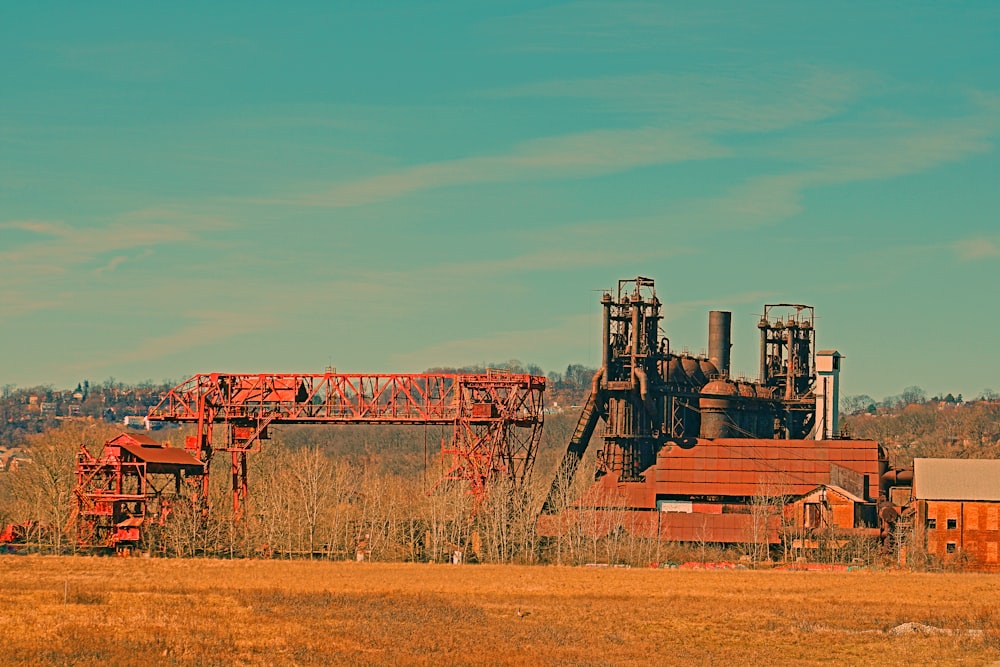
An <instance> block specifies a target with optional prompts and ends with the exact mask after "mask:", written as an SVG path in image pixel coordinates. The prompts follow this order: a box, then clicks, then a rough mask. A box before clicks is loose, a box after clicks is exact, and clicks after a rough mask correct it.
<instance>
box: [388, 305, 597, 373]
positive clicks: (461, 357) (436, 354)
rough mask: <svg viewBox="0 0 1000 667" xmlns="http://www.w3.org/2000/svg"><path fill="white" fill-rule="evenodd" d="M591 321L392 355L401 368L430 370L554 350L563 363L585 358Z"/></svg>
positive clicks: (584, 318)
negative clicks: (442, 366)
mask: <svg viewBox="0 0 1000 667" xmlns="http://www.w3.org/2000/svg"><path fill="white" fill-rule="evenodd" d="M592 325H593V318H592V316H591V315H589V314H582V315H574V316H569V317H563V318H560V319H559V320H558V321H557V322H556V323H554V324H553V326H549V327H543V328H538V329H519V330H513V331H503V332H499V333H495V334H491V335H488V336H481V337H474V338H463V339H452V340H443V341H441V342H438V343H434V344H433V345H428V346H426V347H422V348H419V349H416V350H413V351H409V352H403V353H397V354H394V355H392V357H391V360H392V362H393V363H394V364H396V365H397V366H398V367H400V368H430V367H433V366H435V365H439V364H441V363H442V360H447V363H450V364H454V365H465V364H476V363H482V362H490V361H496V360H500V359H522V360H536V359H542V358H545V357H551V355H552V350H553V349H559V350H562V351H563V354H564V355H565V359H566V360H565V361H563V363H569V362H572V361H579V360H580V359H582V358H585V357H586V354H587V353H588V351H589V349H590V348H589V346H590V343H591V341H590V336H589V332H590V331H591V329H592V328H593V327H592Z"/></svg>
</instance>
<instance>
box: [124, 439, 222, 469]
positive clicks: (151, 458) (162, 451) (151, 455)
mask: <svg viewBox="0 0 1000 667" xmlns="http://www.w3.org/2000/svg"><path fill="white" fill-rule="evenodd" d="M105 445H110V446H114V447H120V448H121V449H122V451H125V452H128V453H129V454H131V455H132V456H133V457H135V458H136V459H138V460H139V461H145V462H146V464H147V466H148V470H149V472H152V473H158V472H173V470H174V469H176V468H183V469H185V470H187V471H193V472H201V471H202V470H203V469H204V464H202V462H201V461H199V460H198V459H196V458H195V457H193V456H191V454H189V453H188V452H187V451H185V450H183V449H180V448H179V447H168V446H166V445H161V444H160V443H158V442H156V441H155V440H153V439H152V438H150V437H149V436H146V435H140V434H135V433H122V434H121V435H119V436H117V437H115V438H113V439H111V440H108V442H107V443H105Z"/></svg>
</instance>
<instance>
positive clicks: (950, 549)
mask: <svg viewBox="0 0 1000 667" xmlns="http://www.w3.org/2000/svg"><path fill="white" fill-rule="evenodd" d="M945 549H946V550H947V551H948V553H950V554H953V553H955V543H954V542H949V543H948V544H947V545H946V546H945Z"/></svg>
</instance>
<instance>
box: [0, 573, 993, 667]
mask: <svg viewBox="0 0 1000 667" xmlns="http://www.w3.org/2000/svg"><path fill="white" fill-rule="evenodd" d="M0 581H2V588H0V662H2V663H4V664H10V663H19V662H26V663H40V662H41V663H60V664H66V663H72V664H82V665H88V664H101V665H110V664H197V665H205V664H433V665H440V664H658V665H670V664H685V665H687V664H768V665H779V664H797V665H798V664H804V663H806V664H808V663H827V664H834V663H838V662H839V663H842V664H865V665H877V664H977V665H981V664H990V663H992V662H995V661H1000V578H998V577H996V576H990V575H981V574H910V573H899V572H889V573H872V572H841V573H829V572H767V571H757V572H751V571H705V570H652V569H601V568H568V567H541V566H537V567H516V566H473V565H463V566H450V565H425V564H402V563H343V562H336V563H331V562H303V561H295V562H287V561H222V560H157V559H153V560H149V559H115V558H84V557H76V558H73V557H65V558H63V557H39V556H33V557H20V556H0ZM908 623H910V624H920V626H913V625H904V624H908ZM900 626H903V627H900ZM906 630H910V631H909V632H906ZM998 664H1000V663H998Z"/></svg>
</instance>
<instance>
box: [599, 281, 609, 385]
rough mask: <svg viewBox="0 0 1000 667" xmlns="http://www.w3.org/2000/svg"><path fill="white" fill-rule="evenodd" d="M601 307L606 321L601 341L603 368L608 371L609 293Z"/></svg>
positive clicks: (602, 300) (602, 298)
mask: <svg viewBox="0 0 1000 667" xmlns="http://www.w3.org/2000/svg"><path fill="white" fill-rule="evenodd" d="M601 305H602V306H604V321H603V324H602V329H603V331H602V335H603V339H602V341H601V358H602V362H601V368H603V369H605V373H607V369H609V368H611V295H610V294H608V293H607V292H605V293H604V296H602V297H601Z"/></svg>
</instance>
